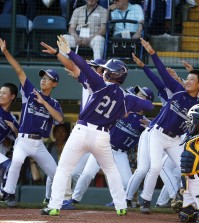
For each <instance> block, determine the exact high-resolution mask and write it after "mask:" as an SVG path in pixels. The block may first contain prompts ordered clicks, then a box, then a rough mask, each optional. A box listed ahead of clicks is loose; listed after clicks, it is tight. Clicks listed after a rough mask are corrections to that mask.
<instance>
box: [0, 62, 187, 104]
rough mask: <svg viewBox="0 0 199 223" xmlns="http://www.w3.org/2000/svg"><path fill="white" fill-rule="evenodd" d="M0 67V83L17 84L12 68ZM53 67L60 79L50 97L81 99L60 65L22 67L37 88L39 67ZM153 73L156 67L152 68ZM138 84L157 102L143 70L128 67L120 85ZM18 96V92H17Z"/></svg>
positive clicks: (77, 89)
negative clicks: (125, 76)
mask: <svg viewBox="0 0 199 223" xmlns="http://www.w3.org/2000/svg"><path fill="white" fill-rule="evenodd" d="M0 67H1V69H0V70H1V74H0V75H1V77H0V85H2V84H3V83H4V82H12V83H15V84H18V85H19V81H18V78H17V75H16V73H15V72H14V70H13V69H12V68H11V67H10V66H8V65H2V64H0ZM48 68H53V69H55V70H56V71H57V72H58V73H59V74H60V75H59V76H60V81H59V85H58V87H57V88H55V89H54V90H53V93H52V97H54V98H56V99H68V100H75V99H77V100H80V99H81V86H80V84H79V83H78V82H77V81H76V80H75V79H73V78H72V77H70V76H69V75H68V74H67V73H66V71H65V70H64V68H63V67H62V66H55V67H53V66H33V65H32V66H26V65H24V66H23V69H24V70H25V72H26V74H27V76H28V78H29V79H30V80H31V82H32V83H33V84H34V85H35V87H36V88H39V81H40V79H39V76H38V72H39V70H40V69H48ZM152 70H153V71H154V72H155V73H157V72H156V69H154V68H153V69H152ZM177 73H178V74H179V76H180V77H182V78H186V75H187V72H186V70H185V69H184V70H181V69H179V70H177ZM137 84H138V85H140V86H147V87H149V88H151V89H152V90H153V91H154V94H155V95H156V97H155V101H156V102H159V99H158V98H157V90H156V89H155V87H154V85H153V84H152V83H151V81H150V80H149V79H148V78H147V77H146V75H145V74H144V72H143V71H142V70H140V69H130V70H129V72H128V76H127V79H126V81H125V83H124V84H123V85H122V87H124V88H126V87H128V86H131V85H133V86H134V85H137ZM19 97H20V94H19Z"/></svg>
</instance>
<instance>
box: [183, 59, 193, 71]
mask: <svg viewBox="0 0 199 223" xmlns="http://www.w3.org/2000/svg"><path fill="white" fill-rule="evenodd" d="M182 64H183V65H184V67H185V68H186V70H187V71H188V72H190V71H192V70H193V66H192V65H191V64H189V63H187V62H186V61H182Z"/></svg>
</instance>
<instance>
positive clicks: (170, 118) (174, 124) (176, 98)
mask: <svg viewBox="0 0 199 223" xmlns="http://www.w3.org/2000/svg"><path fill="white" fill-rule="evenodd" d="M152 59H153V62H154V64H155V66H156V68H157V70H158V72H159V74H160V75H161V77H162V80H163V82H164V84H165V86H166V87H167V88H168V89H169V90H170V91H171V92H172V94H173V96H172V97H171V98H170V99H169V100H168V103H167V104H166V106H165V107H164V109H162V110H161V112H160V114H159V115H158V116H159V117H158V119H157V121H156V124H158V125H159V126H160V127H162V128H164V129H166V130H167V131H169V132H172V133H174V134H175V135H183V134H184V133H185V132H186V130H187V125H186V122H185V121H187V120H188V118H187V112H188V111H189V109H190V108H191V107H192V106H193V105H195V104H198V103H199V98H197V97H192V96H190V95H189V94H188V93H187V92H186V91H185V89H184V87H183V86H182V85H181V84H179V83H178V82H177V81H176V80H174V78H173V77H171V75H170V74H169V73H168V71H167V70H166V68H165V66H164V65H163V64H162V62H161V61H160V59H159V58H158V56H157V54H154V55H152Z"/></svg>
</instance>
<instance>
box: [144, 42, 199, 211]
mask: <svg viewBox="0 0 199 223" xmlns="http://www.w3.org/2000/svg"><path fill="white" fill-rule="evenodd" d="M141 43H142V45H143V46H144V47H145V49H146V50H147V51H148V52H149V54H150V55H151V57H152V59H153V62H154V64H155V66H156V68H157V70H158V72H159V74H160V76H161V78H162V80H163V82H164V84H165V85H166V87H167V88H168V89H170V91H171V92H172V93H173V96H172V97H171V99H170V100H169V101H168V103H167V104H166V106H165V107H164V109H162V110H161V111H160V114H159V115H158V118H157V119H156V121H155V125H154V126H153V128H152V129H151V130H150V134H149V148H150V149H149V152H150V169H149V171H148V173H147V175H146V177H145V181H144V189H143V191H142V193H141V212H143V213H145V210H147V212H149V208H150V201H151V199H152V195H153V191H154V188H155V185H156V182H157V178H158V175H159V173H160V170H161V168H162V156H163V152H164V151H165V152H166V153H167V154H168V156H169V157H170V158H171V159H172V161H173V162H174V163H175V165H176V167H177V168H179V169H180V155H181V153H182V150H183V147H182V146H180V145H179V144H180V143H181V136H182V135H183V134H184V133H185V132H186V130H187V126H186V123H185V121H186V120H187V119H188V118H187V116H186V114H187V112H188V110H189V109H190V108H191V107H192V106H193V105H195V104H197V103H198V101H199V99H198V97H197V95H198V90H199V84H198V83H199V71H198V70H192V71H191V72H190V73H189V74H188V77H187V79H186V81H185V83H184V87H183V86H182V85H181V84H179V83H178V82H177V81H176V80H174V79H173V78H172V77H171V76H170V74H169V73H168V71H167V70H166V68H165V66H164V65H163V64H162V62H161V61H160V59H159V58H158V56H157V54H156V53H155V51H154V50H153V48H152V47H151V45H150V44H149V43H148V42H146V41H145V40H143V39H142V38H141ZM167 183H168V182H165V185H166V186H167Z"/></svg>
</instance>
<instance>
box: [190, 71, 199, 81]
mask: <svg viewBox="0 0 199 223" xmlns="http://www.w3.org/2000/svg"><path fill="white" fill-rule="evenodd" d="M189 74H195V75H197V76H198V82H199V70H196V69H195V70H191V71H190V72H189Z"/></svg>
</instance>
